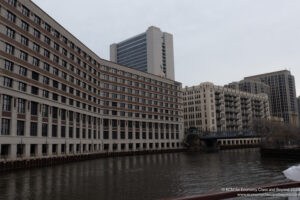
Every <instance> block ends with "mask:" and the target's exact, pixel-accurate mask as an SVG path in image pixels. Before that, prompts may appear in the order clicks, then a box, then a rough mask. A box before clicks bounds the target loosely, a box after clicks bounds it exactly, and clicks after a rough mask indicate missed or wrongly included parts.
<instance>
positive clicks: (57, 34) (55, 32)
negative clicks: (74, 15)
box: [54, 30, 60, 38]
mask: <svg viewBox="0 0 300 200" xmlns="http://www.w3.org/2000/svg"><path fill="white" fill-rule="evenodd" d="M54 36H55V37H56V38H59V36H60V34H59V32H58V31H57V30H55V31H54Z"/></svg>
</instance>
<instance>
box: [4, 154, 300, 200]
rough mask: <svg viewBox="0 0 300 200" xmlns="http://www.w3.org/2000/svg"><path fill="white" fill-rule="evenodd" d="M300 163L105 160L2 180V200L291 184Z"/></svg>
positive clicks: (152, 195) (172, 157)
mask: <svg viewBox="0 0 300 200" xmlns="http://www.w3.org/2000/svg"><path fill="white" fill-rule="evenodd" d="M299 162H300V160H298V161H297V160H289V159H284V158H280V159H275V158H273V159H266V158H261V156H260V152H259V149H235V150H224V151H219V152H217V153H209V154H205V153H191V152H188V153H187V152H183V153H166V154H153V155H139V156H127V157H113V158H102V159H97V160H89V161H83V162H74V163H69V164H62V165H56V166H51V167H44V168H34V169H27V170H17V171H10V172H3V173H1V174H0V192H1V195H0V200H15V199H22V200H27V199H28V200H29V199H30V200H39V199H43V200H48V199H49V200H50V199H51V200H52V199H55V200H60V199H61V200H63V199H64V200H81V199H83V200H87V199H89V200H96V199H97V200H98V199H105V200H110V199H112V200H114V199H122V200H127V199H128V200H143V199H160V198H169V197H178V196H190V195H196V194H201V193H211V192H216V191H220V190H221V189H222V188H228V187H247V186H252V185H260V184H266V183H276V182H282V181H285V180H286V179H285V177H284V176H283V174H282V171H283V170H284V169H286V168H288V167H289V166H292V165H295V164H297V163H299Z"/></svg>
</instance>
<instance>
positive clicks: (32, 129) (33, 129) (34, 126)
mask: <svg viewBox="0 0 300 200" xmlns="http://www.w3.org/2000/svg"><path fill="white" fill-rule="evenodd" d="M30 136H37V122H31V123H30Z"/></svg>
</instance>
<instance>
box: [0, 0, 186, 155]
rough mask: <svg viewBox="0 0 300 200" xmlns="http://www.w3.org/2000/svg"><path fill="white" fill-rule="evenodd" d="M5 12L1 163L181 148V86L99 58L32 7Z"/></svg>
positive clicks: (0, 28) (0, 31)
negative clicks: (39, 158)
mask: <svg viewBox="0 0 300 200" xmlns="http://www.w3.org/2000/svg"><path fill="white" fill-rule="evenodd" d="M0 5H1V6H0V36H1V37H0V131H1V132H0V155H1V158H7V159H18V158H32V157H36V156H59V155H70V154H84V153H94V152H123V151H143V150H161V149H176V148H181V141H182V138H183V108H182V92H181V83H178V82H175V81H173V80H170V79H166V78H162V77H159V76H156V75H152V74H149V73H145V72H142V71H138V70H134V69H132V68H128V67H125V66H121V65H119V64H116V63H112V62H109V61H106V60H103V59H101V58H99V57H98V56H97V55H96V54H95V53H93V52H92V51H91V50H90V49H88V48H87V47H86V46H85V45H83V44H82V43H81V42H80V41H79V40H78V39H76V38H75V37H74V36H73V35H72V34H70V33H69V32H68V31H67V30H65V29H64V28H63V27H62V26H61V25H59V24H58V23H57V22H55V20H53V19H52V18H51V17H50V16H48V15H47V14H46V13H45V12H44V11H43V10H41V9H40V8H39V7H38V6H36V5H35V4H34V3H33V2H31V1H29V0H2V1H1V2H0Z"/></svg>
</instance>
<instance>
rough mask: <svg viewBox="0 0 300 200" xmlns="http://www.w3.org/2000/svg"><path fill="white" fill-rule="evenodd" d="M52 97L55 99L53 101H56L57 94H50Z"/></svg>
mask: <svg viewBox="0 0 300 200" xmlns="http://www.w3.org/2000/svg"><path fill="white" fill-rule="evenodd" d="M52 99H53V100H55V101H58V94H56V93H53V94H52Z"/></svg>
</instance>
